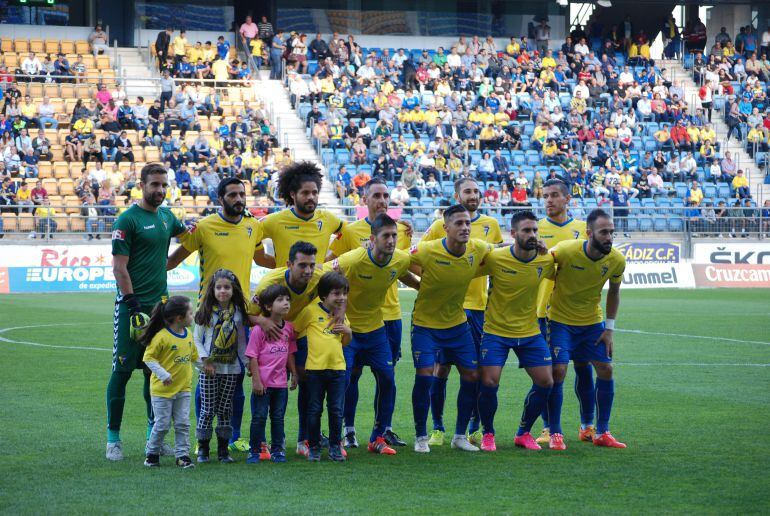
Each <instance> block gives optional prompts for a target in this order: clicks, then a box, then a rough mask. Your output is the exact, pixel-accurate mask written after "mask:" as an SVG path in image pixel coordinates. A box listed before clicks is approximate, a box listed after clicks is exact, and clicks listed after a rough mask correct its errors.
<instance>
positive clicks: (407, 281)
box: [398, 271, 420, 290]
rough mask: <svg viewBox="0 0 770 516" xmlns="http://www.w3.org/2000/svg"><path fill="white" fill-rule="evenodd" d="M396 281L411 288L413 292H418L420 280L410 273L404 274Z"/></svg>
mask: <svg viewBox="0 0 770 516" xmlns="http://www.w3.org/2000/svg"><path fill="white" fill-rule="evenodd" d="M398 281H400V282H401V283H403V284H404V285H406V286H407V287H411V288H413V289H415V290H420V278H419V277H418V276H417V275H416V274H414V273H412V272H409V271H407V272H406V274H404V275H403V276H401V277H400V278H398Z"/></svg>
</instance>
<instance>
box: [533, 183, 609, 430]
mask: <svg viewBox="0 0 770 516" xmlns="http://www.w3.org/2000/svg"><path fill="white" fill-rule="evenodd" d="M571 199H572V197H571V196H570V194H569V188H568V187H567V185H566V184H565V183H564V182H563V181H561V180H559V179H549V180H548V181H546V182H545V184H544V185H543V201H544V203H545V214H546V217H545V218H543V219H540V220H539V221H538V223H537V228H538V233H539V235H540V238H541V239H542V240H543V242H545V245H546V247H548V248H549V249H550V248H552V247H554V246H555V245H556V244H558V243H559V242H563V241H564V240H574V239H576V238H586V223H585V221H582V220H576V219H573V218H572V217H571V216H570V215H569V213H568V211H567V210H568V208H569V203H570V200H571ZM552 291H553V281H552V280H551V279H547V278H546V279H544V280H543V281H542V282H541V283H540V290H539V291H538V295H537V317H538V321H539V323H540V330H541V332H542V334H543V336H544V337H545V338H546V339H547V338H548V325H547V323H546V317H545V315H546V310H547V308H548V299H549V298H550V297H551V292H552ZM572 366H573V367H574V369H575V394H576V395H577V398H578V401H579V403H580V429H579V431H578V438H579V439H580V440H581V441H588V442H590V441H591V440H592V439H593V436H594V435H595V433H596V432H595V430H594V426H593V422H594V406H595V402H594V398H593V395H592V393H593V391H594V378H593V370H592V369H591V364H589V363H587V362H579V361H574V362H573V363H572ZM542 418H543V432H542V433H541V434H540V436H539V437H538V438H537V442H538V443H540V444H548V443H549V442H550V438H551V434H550V432H549V429H548V411H547V410H543V413H542Z"/></svg>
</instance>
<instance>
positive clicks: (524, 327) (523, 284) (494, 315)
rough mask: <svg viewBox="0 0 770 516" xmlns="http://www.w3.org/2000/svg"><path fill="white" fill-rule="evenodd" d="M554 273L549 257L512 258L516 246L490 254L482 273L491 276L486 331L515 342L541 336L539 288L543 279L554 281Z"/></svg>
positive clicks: (552, 262)
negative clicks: (538, 305) (538, 313)
mask: <svg viewBox="0 0 770 516" xmlns="http://www.w3.org/2000/svg"><path fill="white" fill-rule="evenodd" d="M554 271H555V267H554V261H553V256H551V255H550V254H544V255H535V257H534V258H533V259H531V260H529V261H526V262H525V261H522V260H520V259H519V258H517V257H516V256H514V255H513V246H508V247H501V248H498V249H495V250H494V251H492V252H491V253H489V256H487V258H486V260H484V265H483V266H482V268H481V270H480V271H479V272H480V273H481V274H487V275H488V276H489V302H488V303H487V312H486V317H485V319H484V332H485V333H491V334H493V335H499V336H500V337H509V338H515V339H523V338H526V337H532V336H533V335H537V334H538V333H540V326H539V325H538V322H537V305H536V304H535V301H536V300H537V293H538V286H539V285H540V283H541V281H542V280H543V279H544V278H553V277H554Z"/></svg>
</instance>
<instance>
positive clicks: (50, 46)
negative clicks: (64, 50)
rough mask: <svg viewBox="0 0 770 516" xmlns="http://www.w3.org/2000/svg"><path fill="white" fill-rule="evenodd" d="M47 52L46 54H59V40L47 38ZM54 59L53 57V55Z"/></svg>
mask: <svg viewBox="0 0 770 516" xmlns="http://www.w3.org/2000/svg"><path fill="white" fill-rule="evenodd" d="M45 53H46V54H58V53H59V40H58V39H47V40H45ZM52 59H53V57H52Z"/></svg>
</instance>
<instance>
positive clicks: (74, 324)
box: [0, 322, 112, 351]
mask: <svg viewBox="0 0 770 516" xmlns="http://www.w3.org/2000/svg"><path fill="white" fill-rule="evenodd" d="M79 324H80V323H58V324H35V325H32V326H16V327H13V328H0V334H2V333H6V332H9V331H14V330H29V329H33V328H50V327H53V326H78V325H79ZM92 324H112V323H111V322H101V323H92ZM0 342H8V343H9V344H23V345H25V346H34V347H36V348H54V349H75V350H79V351H112V350H111V349H109V348H95V347H88V346H57V345H54V344H41V343H40V342H28V341H25V340H13V339H8V338H5V337H2V336H0Z"/></svg>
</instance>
